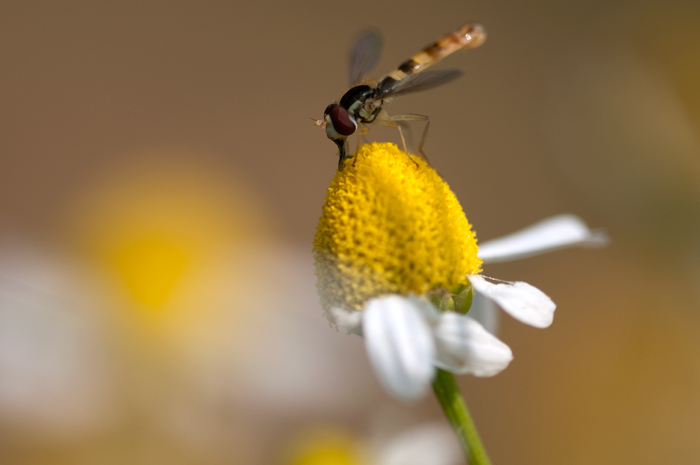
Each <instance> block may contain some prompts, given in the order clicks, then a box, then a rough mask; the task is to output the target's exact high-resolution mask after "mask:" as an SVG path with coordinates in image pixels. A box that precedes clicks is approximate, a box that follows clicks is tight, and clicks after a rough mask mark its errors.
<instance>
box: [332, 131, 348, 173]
mask: <svg viewBox="0 0 700 465" xmlns="http://www.w3.org/2000/svg"><path fill="white" fill-rule="evenodd" d="M345 140H346V139H335V140H333V142H335V145H337V146H338V171H343V168H344V167H345V158H347V156H348V152H347V149H346V142H345Z"/></svg>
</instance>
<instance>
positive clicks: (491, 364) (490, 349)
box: [435, 312, 513, 376]
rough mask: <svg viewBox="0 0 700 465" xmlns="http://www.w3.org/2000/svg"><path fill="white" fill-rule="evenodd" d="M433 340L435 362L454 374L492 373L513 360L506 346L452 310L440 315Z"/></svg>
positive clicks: (491, 374)
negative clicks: (434, 342) (434, 343)
mask: <svg viewBox="0 0 700 465" xmlns="http://www.w3.org/2000/svg"><path fill="white" fill-rule="evenodd" d="M435 341H436V343H437V350H438V358H437V362H436V365H437V366H438V367H440V368H443V369H445V370H448V371H451V372H453V373H457V374H465V373H471V374H473V375H476V376H493V375H495V374H497V373H499V372H500V371H501V370H503V369H504V368H505V367H507V366H508V364H509V363H510V361H511V360H513V352H511V350H510V347H508V346H507V345H506V344H505V343H503V342H501V341H500V340H499V339H498V338H497V337H496V336H494V335H493V334H491V333H489V332H488V331H486V330H485V329H484V327H483V326H481V324H479V322H478V321H476V320H475V319H473V318H469V317H468V316H466V315H460V314H459V313H455V312H445V313H443V314H441V315H440V322H439V323H438V326H437V327H436V328H435Z"/></svg>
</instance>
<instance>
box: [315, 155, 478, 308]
mask: <svg viewBox="0 0 700 465" xmlns="http://www.w3.org/2000/svg"><path fill="white" fill-rule="evenodd" d="M413 159H414V160H415V161H416V162H417V163H418V165H419V166H416V163H414V162H413V161H411V160H410V159H409V157H408V155H406V153H404V152H402V151H400V150H399V149H398V148H397V147H396V145H394V144H388V143H372V144H370V145H363V146H362V147H360V150H359V157H358V159H357V162H356V163H355V164H354V166H353V160H348V161H347V162H346V164H345V169H344V170H343V171H338V172H337V173H336V175H335V178H334V179H333V181H332V182H331V186H330V188H329V189H328V192H327V195H326V199H325V205H324V206H323V214H322V216H321V219H320V221H319V224H318V228H317V233H316V238H315V240H314V257H315V265H316V277H317V279H318V281H317V287H318V291H319V295H320V297H321V304H322V305H323V307H324V308H325V309H329V308H332V307H341V308H345V309H355V310H360V309H361V308H362V307H363V305H364V304H365V302H366V301H367V300H368V299H370V298H371V297H375V296H378V295H382V294H388V293H398V294H408V293H411V292H413V293H416V294H419V295H421V294H425V293H426V292H427V291H429V290H431V289H436V288H444V289H447V290H450V291H452V290H454V289H455V288H457V287H458V286H459V285H460V284H466V283H467V282H468V281H467V275H470V274H475V273H478V272H479V271H480V269H479V267H480V266H481V260H479V258H478V257H477V256H476V253H477V250H478V247H477V245H476V236H475V234H474V233H473V232H472V230H471V226H470V225H469V223H468V222H467V218H466V217H465V216H464V212H463V211H462V207H461V206H460V204H459V202H458V201H457V198H456V197H455V196H454V194H453V193H452V191H451V190H450V188H449V186H448V185H447V184H446V183H445V182H444V181H443V180H442V179H441V178H440V176H439V175H438V174H437V173H436V172H435V170H433V169H432V168H431V167H429V166H428V165H427V164H426V163H425V162H424V161H423V160H421V159H419V158H418V157H416V156H413Z"/></svg>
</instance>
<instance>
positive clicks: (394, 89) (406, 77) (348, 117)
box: [316, 24, 486, 170]
mask: <svg viewBox="0 0 700 465" xmlns="http://www.w3.org/2000/svg"><path fill="white" fill-rule="evenodd" d="M485 40H486V32H485V31H484V28H483V27H482V26H480V25H479V24H467V25H465V26H462V27H461V28H459V29H457V30H456V31H454V32H452V33H450V34H447V35H446V36H444V37H442V38H441V39H438V40H437V41H436V42H434V43H433V44H431V45H429V46H427V47H426V48H424V49H423V50H422V51H420V52H419V53H417V54H416V55H413V57H411V58H410V59H409V60H407V61H405V62H403V63H402V64H401V65H400V66H399V67H398V68H397V69H395V70H394V71H392V72H391V73H389V74H388V75H387V76H386V77H384V78H383V79H381V80H380V81H379V82H378V83H377V82H374V81H365V82H364V83H363V76H364V75H365V74H366V73H368V72H369V71H371V70H372V69H374V67H375V66H376V65H377V62H378V61H379V55H380V53H381V48H382V38H381V36H380V35H379V33H378V32H377V31H375V30H372V29H369V30H366V31H363V32H361V33H360V34H359V35H358V37H357V39H356V40H355V42H354V44H353V46H352V47H351V48H350V56H349V67H348V78H349V84H350V86H351V87H350V90H348V91H347V92H345V94H344V95H343V96H342V97H341V99H340V102H338V103H331V104H330V105H328V106H327V107H326V110H325V111H324V112H323V119H321V120H317V121H316V125H317V126H321V127H324V128H325V129H326V135H327V136H328V138H329V139H330V140H332V141H333V142H335V144H336V145H337V146H338V154H339V155H340V159H339V160H338V170H342V169H343V166H344V162H345V158H347V156H348V153H347V138H348V137H349V136H351V135H352V134H354V133H355V132H356V131H357V130H358V127H359V129H360V132H359V134H366V133H367V131H368V129H367V126H366V125H367V124H370V123H374V124H379V125H382V126H389V127H395V128H397V129H398V130H399V135H400V136H401V141H402V142H403V147H404V151H405V152H406V153H408V150H406V141H405V139H404V136H403V131H402V130H401V127H402V126H403V125H404V124H406V121H425V122H426V125H425V129H424V130H423V137H422V139H421V143H420V146H419V147H418V151H419V152H420V154H421V155H422V156H423V158H424V159H426V161H427V158H426V156H425V154H424V153H423V144H424V143H425V137H426V135H427V133H428V127H429V126H430V120H429V119H428V117H427V116H424V115H416V114H405V115H396V116H389V115H388V114H387V112H386V111H385V110H384V109H383V108H382V105H384V103H385V102H389V101H390V100H391V99H392V98H394V97H398V96H400V95H405V94H408V93H411V92H418V91H421V90H427V89H432V88H433V87H437V86H440V85H442V84H446V83H448V82H450V81H452V80H454V79H456V78H458V77H460V76H461V75H462V74H463V73H462V71H460V70H456V69H450V70H430V71H424V70H425V69H427V68H428V67H429V66H432V65H434V64H435V63H437V62H438V61H440V60H442V59H443V58H445V57H446V56H447V55H450V54H451V53H453V52H455V51H457V50H460V49H463V48H476V47H478V46H480V45H481V44H483V43H484V41H485ZM359 142H360V139H359V136H358V146H359ZM355 161H357V160H355ZM353 163H355V162H353Z"/></svg>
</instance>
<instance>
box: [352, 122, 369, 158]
mask: <svg viewBox="0 0 700 465" xmlns="http://www.w3.org/2000/svg"><path fill="white" fill-rule="evenodd" d="M358 128H359V131H357V145H356V146H355V159H354V160H353V161H352V166H355V163H357V159H358V157H359V155H360V144H361V143H362V136H363V135H364V134H367V133H368V132H369V128H368V127H367V125H365V124H362V123H358Z"/></svg>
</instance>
